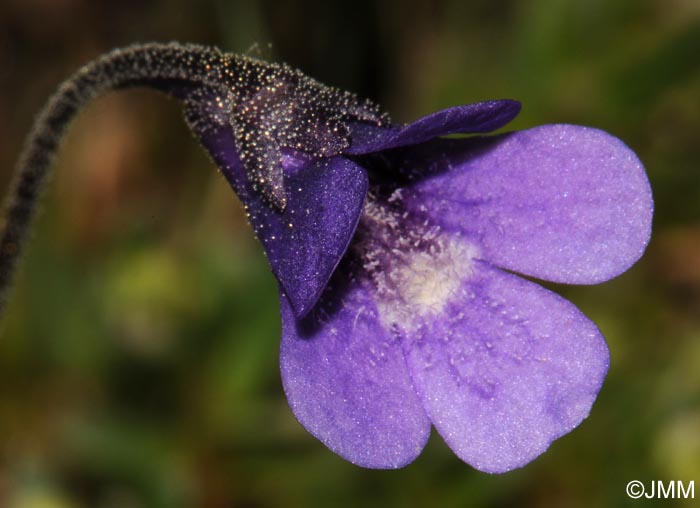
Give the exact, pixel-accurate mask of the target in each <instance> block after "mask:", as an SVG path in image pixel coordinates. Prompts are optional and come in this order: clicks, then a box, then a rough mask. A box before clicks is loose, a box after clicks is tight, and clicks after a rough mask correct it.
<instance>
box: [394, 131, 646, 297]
mask: <svg viewBox="0 0 700 508" xmlns="http://www.w3.org/2000/svg"><path fill="white" fill-rule="evenodd" d="M450 141H454V142H444V143H435V145H434V147H433V148H430V147H426V148H425V150H424V151H425V152H426V153H423V154H422V155H421V156H422V157H425V158H426V159H427V160H428V161H429V162H430V163H431V164H432V168H433V170H435V173H434V174H433V176H429V177H427V178H425V179H424V180H423V181H421V182H420V183H418V184H416V185H415V186H413V188H412V189H411V190H410V191H409V192H408V193H406V206H407V207H408V208H409V209H414V210H418V209H420V210H422V211H424V212H425V213H426V214H427V215H429V216H430V217H431V218H432V219H433V220H434V221H436V222H437V223H438V224H440V225H441V226H443V227H445V228H447V229H449V230H454V231H460V232H462V233H463V234H466V235H468V236H470V237H471V238H472V240H473V241H474V242H475V243H478V244H479V245H480V248H481V250H482V253H481V254H482V259H485V260H488V261H489V262H491V263H494V264H496V265H498V266H500V267H503V268H506V269H509V270H513V271H516V272H520V273H523V274H526V275H531V276H534V277H538V278H542V279H546V280H551V281H556V282H565V283H572V284H592V283H597V282H601V281H604V280H607V279H610V278H612V277H615V276H616V275H619V274H620V273H622V272H624V271H625V270H627V269H628V268H629V267H630V266H631V265H632V264H633V263H634V262H635V261H636V260H637V259H639V257H640V256H641V255H642V253H643V252H644V249H645V248H646V245H647V243H648V242H649V236H650V234H651V219H652V211H653V201H652V196H651V189H650V187H649V182H648V180H647V176H646V174H645V172H644V168H643V166H642V164H641V163H640V161H639V159H637V157H636V156H635V154H634V153H633V152H632V151H631V150H630V149H629V148H628V147H627V146H625V145H624V144H623V143H622V142H621V141H620V140H618V139H617V138H614V137H612V136H610V135H609V134H607V133H605V132H602V131H599V130H596V129H591V128H587V127H578V126H572V125H545V126H542V127H537V128H534V129H530V130H526V131H521V132H515V133H512V134H509V135H504V136H500V137H494V138H483V139H481V140H462V141H463V142H461V143H460V142H459V141H460V140H450ZM431 151H432V153H429V152H431ZM404 157H405V155H404ZM413 163H414V164H416V165H420V164H421V163H420V162H419V161H418V159H417V157H414V158H413ZM426 167H427V166H426Z"/></svg>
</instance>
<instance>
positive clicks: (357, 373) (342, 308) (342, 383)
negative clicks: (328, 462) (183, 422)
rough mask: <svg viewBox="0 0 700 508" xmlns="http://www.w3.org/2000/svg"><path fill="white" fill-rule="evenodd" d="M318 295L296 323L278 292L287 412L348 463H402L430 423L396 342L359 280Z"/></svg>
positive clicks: (417, 448)
mask: <svg viewBox="0 0 700 508" xmlns="http://www.w3.org/2000/svg"><path fill="white" fill-rule="evenodd" d="M339 270H340V269H339ZM329 293H334V294H335V295H337V296H335V297H329ZM322 302H324V304H319V306H317V307H315V308H314V309H313V311H312V312H311V313H310V314H309V315H308V316H307V317H306V318H305V319H304V320H302V321H301V322H298V321H297V320H296V319H295V316H294V314H293V313H292V311H291V309H290V306H289V303H288V302H287V299H286V298H285V297H284V296H283V295H282V296H281V312H282V346H281V357H280V365H281V369H282V382H283V384H284V390H285V392H286V393H287V398H288V400H289V405H290V406H291V408H292V411H293V412H294V415H295V416H296V417H297V419H298V420H299V422H301V424H302V425H303V426H304V427H306V429H307V430H308V431H309V432H310V433H311V434H313V435H314V436H316V437H317V438H318V439H320V440H321V441H322V442H323V443H324V444H325V445H326V446H328V448H330V449H331V450H332V451H334V452H335V453H337V454H338V455H340V456H341V457H343V458H345V459H347V460H349V461H350V462H353V463H355V464H357V465H360V466H364V467H372V468H380V469H385V468H387V469H388V468H397V467H402V466H404V465H406V464H408V463H409V462H411V461H413V460H414V459H415V458H416V457H417V456H418V454H420V452H421V450H422V449H423V447H424V446H425V443H426V441H427V439H428V436H429V434H430V422H429V420H428V418H427V417H426V415H425V412H424V411H423V407H422V405H421V402H420V401H419V400H418V397H417V396H416V393H415V391H414V390H413V387H412V386H411V382H410V379H409V377H408V372H407V369H406V362H405V360H404V358H403V354H402V351H401V346H400V343H399V342H397V341H396V340H394V339H393V338H392V336H391V335H390V334H389V333H388V332H387V331H386V330H384V329H383V328H382V326H381V325H380V323H379V322H378V318H377V309H376V307H375V305H374V303H373V301H372V299H371V298H370V293H369V292H367V291H366V290H365V289H363V288H362V287H361V286H359V285H355V286H354V287H352V288H345V289H337V288H336V291H334V292H332V291H328V292H326V293H325V294H324V298H323V300H322Z"/></svg>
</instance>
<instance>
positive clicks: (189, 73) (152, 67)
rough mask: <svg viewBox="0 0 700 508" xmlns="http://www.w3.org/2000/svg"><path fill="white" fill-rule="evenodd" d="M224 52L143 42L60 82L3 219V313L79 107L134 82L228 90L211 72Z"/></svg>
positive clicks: (33, 134) (23, 159) (27, 148)
mask: <svg viewBox="0 0 700 508" xmlns="http://www.w3.org/2000/svg"><path fill="white" fill-rule="evenodd" d="M222 56H223V54H222V53H220V52H219V51H218V50H216V49H212V48H206V47H202V46H194V45H180V44H176V43H171V44H139V45H134V46H130V47H127V48H124V49H118V50H115V51H112V52H111V53H108V54H106V55H104V56H102V57H100V58H99V59H97V60H94V61H93V62H90V63H89V64H87V65H86V66H84V67H83V68H81V69H80V70H79V71H77V72H76V73H75V74H74V75H73V76H71V77H70V78H69V79H68V80H66V81H65V82H63V84H61V85H60V86H59V88H58V90H57V91H56V93H55V94H54V95H53V96H52V97H51V98H50V99H49V100H48V102H47V103H46V105H45V106H44V108H43V109H42V110H41V112H40V113H39V115H38V116H37V118H36V120H35V122H34V125H33V127H32V130H31V131H30V133H29V135H28V136H27V139H26V140H25V144H24V148H23V151H22V153H21V156H20V158H19V162H18V164H17V168H16V174H15V177H14V181H13V183H12V186H11V190H10V192H9V194H8V196H7V198H6V202H5V208H4V213H3V216H2V220H0V316H2V313H3V310H4V308H5V305H6V302H7V298H8V293H9V290H10V287H11V284H12V280H13V276H14V272H15V270H16V268H17V263H18V260H19V258H20V256H21V253H22V248H23V245H24V243H25V241H26V238H27V234H28V232H29V229H30V227H31V224H32V219H33V217H34V215H35V212H36V209H37V203H38V201H39V198H40V197H41V195H42V190H43V187H44V183H45V182H46V180H47V176H48V175H49V172H50V169H51V166H52V162H53V160H54V157H55V154H56V151H57V150H58V147H59V145H60V142H61V139H62V137H63V134H64V133H65V132H66V130H67V128H68V126H69V125H70V123H71V121H72V120H73V118H74V117H75V116H76V114H77V113H78V112H79V111H80V109H81V108H82V107H83V106H85V104H86V103H87V102H88V101H90V100H91V99H93V98H95V97H97V96H99V95H101V94H103V93H105V92H108V91H110V90H114V89H120V88H127V87H132V86H149V87H152V88H156V89H159V90H161V91H170V92H172V93H177V89H178V87H181V88H179V89H180V90H185V89H186V88H187V87H188V86H192V85H195V86H199V87H206V88H208V89H211V90H215V91H216V92H219V93H224V94H225V92H224V91H223V90H222V83H221V82H220V81H219V82H217V81H215V80H214V79H213V77H212V74H211V72H209V71H210V70H211V65H212V63H214V62H220V61H221V58H222Z"/></svg>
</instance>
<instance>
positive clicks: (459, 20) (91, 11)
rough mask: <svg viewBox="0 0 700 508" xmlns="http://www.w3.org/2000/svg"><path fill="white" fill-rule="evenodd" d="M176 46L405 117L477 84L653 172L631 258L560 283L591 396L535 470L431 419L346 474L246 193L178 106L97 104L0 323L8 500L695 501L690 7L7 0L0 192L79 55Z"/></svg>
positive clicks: (699, 452) (699, 215)
mask: <svg viewBox="0 0 700 508" xmlns="http://www.w3.org/2000/svg"><path fill="white" fill-rule="evenodd" d="M150 40H160V41H168V40H178V41H183V42H184V41H191V42H199V43H205V44H213V45H217V46H219V47H221V48H223V49H225V50H228V51H232V52H246V51H248V52H249V53H250V54H252V55H253V56H261V57H264V58H268V59H274V60H278V61H285V62H288V63H289V64H291V65H292V66H295V67H298V68H300V69H302V70H303V71H305V72H306V73H307V74H309V75H311V76H313V77H315V78H317V79H319V80H320V81H323V82H325V83H328V84H332V85H336V86H339V87H341V88H345V89H349V90H353V91H355V92H357V93H359V94H360V95H363V96H367V97H370V98H372V99H375V100H376V101H378V102H379V103H381V104H383V105H384V106H385V108H386V109H388V110H389V111H390V112H391V114H392V117H393V118H394V119H395V120H398V121H408V120H411V119H414V118H416V117H418V116H420V115H424V114H427V113H429V112H432V111H434V110H436V109H439V108H443V107H446V106H450V105H456V104H462V103H468V102H474V101H477V100H481V99H490V98H502V97H508V98H517V99H519V100H521V101H522V102H523V104H524V108H523V112H522V114H521V116H520V117H519V118H518V119H517V120H516V121H515V122H514V123H513V124H512V126H513V128H527V127H530V126H534V125H537V124H542V123H552V122H567V123H577V124H585V125H592V126H596V127H599V128H602V129H605V130H607V131H610V132H612V133H614V134H615V135H617V136H619V137H620V138H622V139H623V140H625V142H626V143H627V144H629V145H630V146H631V147H632V148H633V149H634V150H635V151H636V152H637V153H638V154H639V156H640V158H641V159H642V161H643V162H644V163H645V165H646V167H647V170H648V172H649V177H650V179H651V182H652V186H653V189H654V194H655V200H656V215H655V223H654V235H653V238H652V242H651V244H650V246H649V249H648V251H647V254H646V255H645V257H644V258H643V259H642V261H641V262H640V263H638V264H637V265H636V266H635V267H634V268H632V269H631V270H630V271H629V272H627V273H626V274H624V275H623V276H621V277H619V278H618V279H616V280H614V281H612V282H609V283H606V284H604V285H600V286H592V287H571V288H569V287H563V286H561V287H559V286H557V287H555V289H556V290H557V291H559V292H561V293H562V294H564V295H565V296H566V297H567V298H569V299H571V300H572V301H573V302H574V303H576V304H577V305H578V306H579V307H580V308H581V309H582V310H583V311H584V312H585V313H586V314H587V315H588V316H590V317H591V318H592V319H593V320H594V321H595V322H596V323H597V324H598V325H599V326H600V328H601V329H602V331H603V333H604V334H605V335H606V337H607V339H608V342H609V344H610V349H611V355H612V364H611V369H610V374H609V376H608V378H607V381H606V384H605V386H604V388H603V390H602V392H601V393H600V396H599V399H598V402H597V403H596V405H595V406H594V408H593V412H592V416H591V418H589V419H588V420H586V421H585V422H584V423H583V424H582V425H581V426H580V427H579V428H578V429H577V430H575V431H574V432H573V433H572V434H570V435H569V436H567V437H565V438H563V439H561V440H559V441H557V442H556V443H555V444H554V445H553V446H552V447H551V448H550V450H549V451H548V452H547V453H545V454H544V455H543V456H542V457H540V458H539V459H537V460H536V461H535V462H534V463H532V464H530V465H528V466H527V467H526V468H524V469H521V470H518V471H514V472H511V473H509V474H506V475H501V476H490V475H486V474H483V473H479V472H477V471H474V470H473V469H472V468H470V467H469V466H467V465H465V464H463V463H462V462H460V461H459V460H458V459H457V458H456V457H455V456H454V455H453V454H452V453H451V452H450V451H449V449H447V447H446V446H445V445H444V444H443V442H442V440H441V439H440V438H439V437H438V436H437V435H435V434H434V435H433V437H432V438H431V441H430V443H429V445H428V447H427V449H426V450H425V452H424V453H423V454H422V455H421V456H420V458H418V460H416V462H415V463H413V464H412V465H410V466H408V467H406V468H405V469H403V470H399V471H372V470H364V469H360V468H357V467H355V466H353V465H352V464H349V463H347V462H345V461H344V460H342V459H340V458H338V457H336V456H335V455H334V454H332V453H331V452H330V451H328V450H327V449H326V448H325V447H324V446H323V445H321V444H320V443H319V442H318V441H316V440H315V439H314V438H313V437H311V436H310V435H309V434H307V433H306V431H304V430H303V429H302V428H301V426H300V425H299V424H298V423H297V422H296V420H295V419H294V417H293V416H292V414H291V412H290V410H289V409H288V407H287V404H286V401H285V398H284V395H283V392H282V387H281V383H280V380H279V373H278V364H277V355H278V339H279V318H278V309H277V297H276V288H275V283H274V280H273V277H272V275H271V274H270V273H269V272H268V270H267V267H266V263H265V260H264V258H263V254H262V251H261V249H260V247H259V246H258V245H257V243H256V242H255V240H254V238H253V236H252V233H251V231H250V229H249V228H248V227H247V225H246V224H245V221H244V216H243V213H242V211H241V208H240V205H239V203H238V201H237V200H236V198H235V196H234V195H233V193H232V192H231V191H230V189H229V188H228V187H227V185H226V184H225V182H224V180H223V179H222V178H221V177H220V176H218V175H217V172H216V171H215V168H214V167H213V165H212V164H211V163H210V162H209V160H208V159H207V158H206V156H205V155H204V152H203V151H202V150H201V149H200V148H199V146H198V145H197V143H196V142H195V140H194V139H193V138H192V137H191V136H190V134H189V132H188V131H187V129H186V127H185V126H184V122H183V121H182V120H181V116H180V111H179V107H178V105H177V104H176V103H174V102H172V101H167V100H165V99H164V98H163V97H162V96H160V95H158V94H156V93H154V92H150V91H144V90H133V91H128V92H122V93H118V94H116V93H115V94H111V95H109V96H107V97H104V98H102V99H100V100H98V101H95V102H94V103H93V104H91V105H90V107H89V108H88V109H87V110H86V111H85V112H84V114H82V115H81V117H80V118H79V119H78V121H77V122H76V123H75V124H74V126H73V129H72V130H71V132H70V135H69V136H68V137H67V139H66V140H65V144H64V147H63V149H62V151H61V154H60V158H59V161H58V167H57V168H56V169H57V172H56V176H55V178H54V180H53V182H52V186H51V189H50V191H49V193H48V196H47V199H46V200H45V203H44V206H43V212H42V214H41V217H40V220H39V221H38V224H37V227H36V229H35V231H34V235H33V240H32V242H31V246H30V249H29V252H28V256H27V258H26V259H25V262H24V264H23V269H22V272H21V275H20V277H19V280H18V285H17V288H16V292H15V294H14V297H13V300H12V304H11V305H10V307H9V312H8V316H7V319H6V322H5V324H4V333H3V335H2V339H0V507H2V508H6V507H7V508H73V507H90V508H117V507H119V508H140V507H149V508H150V507H154V508H156V507H163V508H165V507H168V508H171V507H175V508H177V507H202V508H218V507H245V508H257V507H260V508H264V507H292V508H294V507H299V508H312V507H324V508H325V507H339V508H343V507H360V506H361V507H382V508H391V507H424V506H436V507H506V506H521V507H530V506H557V507H565V506H567V507H590V506H630V507H632V506H641V505H644V506H694V505H695V504H694V503H700V501H698V500H695V501H693V500H688V501H664V500H646V499H643V500H638V501H635V500H630V499H629V498H628V497H627V496H626V494H625V486H626V484H627V482H628V481H630V480H633V479H637V480H641V481H643V482H650V481H652V480H664V481H667V480H682V481H684V482H688V481H691V480H694V481H695V482H696V496H697V497H698V498H700V312H699V311H700V171H699V169H700V168H699V167H698V164H699V162H698V161H700V1H698V0H615V1H613V0H587V1H562V0H535V1H530V2H515V1H499V2H489V1H480V2H467V1H464V0H453V1H444V2H423V1H419V0H401V1H399V0H384V1H379V2H370V1H368V0H358V1H356V2H354V3H352V6H350V4H347V5H345V4H342V3H331V2H324V1H321V0H318V1H309V2H303V1H300V0H292V1H289V2H279V3H277V2H273V1H271V0H264V1H259V2H257V3H255V2H226V1H223V0H207V1H200V2H194V1H192V2H190V1H185V0H174V1H168V2H166V1H164V0H161V1H158V0H152V1H143V2H142V1H136V0H121V1H116V0H114V1H105V0H101V1H96V0H2V1H1V2H0V168H1V169H0V189H3V190H4V189H6V187H7V185H8V182H9V178H10V174H11V168H12V167H13V165H14V161H15V159H16V157H17V154H18V152H19V150H20V145H21V142H22V140H23V137H24V135H25V134H26V132H27V131H28V130H29V128H30V125H31V121H32V117H33V115H34V114H35V112H36V111H37V110H38V108H39V107H40V106H41V105H42V103H43V101H44V100H45V99H46V97H47V96H48V94H49V93H51V91H52V90H53V89H54V88H55V86H56V85H57V83H58V82H59V81H60V80H61V79H62V78H64V77H66V76H68V75H69V74H70V73H71V72H73V71H74V70H75V69H76V68H78V67H79V66H80V65H81V64H83V63H84V62H86V61H88V60H90V59H92V58H94V57H96V56H97V55H99V54H100V53H103V52H105V51H107V50H109V49H111V48H113V47H116V46H121V45H126V44H129V43H132V42H136V41H142V42H145V41H150Z"/></svg>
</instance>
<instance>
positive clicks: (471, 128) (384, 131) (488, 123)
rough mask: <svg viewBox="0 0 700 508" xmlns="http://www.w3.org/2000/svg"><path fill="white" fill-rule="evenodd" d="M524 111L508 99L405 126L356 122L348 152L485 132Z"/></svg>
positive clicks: (450, 110) (452, 110)
mask: <svg viewBox="0 0 700 508" xmlns="http://www.w3.org/2000/svg"><path fill="white" fill-rule="evenodd" d="M519 112H520V103H519V102H517V101H513V100H509V99H504V100H496V101H484V102H477V103H474V104H467V105H465V106H456V107H453V108H448V109H443V110H442V111H437V112H435V113H433V114H431V115H428V116H424V117H423V118H420V119H418V120H416V121H415V122H413V123H410V124H408V125H405V126H403V127H397V126H395V127H392V128H385V127H384V128H381V127H376V126H374V125H371V124H363V123H355V124H352V125H351V126H350V127H351V134H350V135H351V138H352V144H351V146H350V147H349V148H348V149H346V150H345V153H348V154H355V155H359V154H366V153H372V152H379V151H381V150H387V149H389V148H396V147H399V146H407V145H415V144H418V143H422V142H424V141H428V140H431V139H433V138H437V137H440V136H446V135H448V134H469V133H484V132H491V131H494V130H496V129H499V128H501V127H503V126H504V125H506V124H507V123H508V122H510V121H511V120H512V119H513V118H515V117H516V116H517V115H518V113H519Z"/></svg>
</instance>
